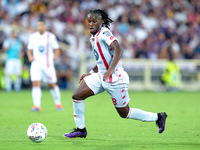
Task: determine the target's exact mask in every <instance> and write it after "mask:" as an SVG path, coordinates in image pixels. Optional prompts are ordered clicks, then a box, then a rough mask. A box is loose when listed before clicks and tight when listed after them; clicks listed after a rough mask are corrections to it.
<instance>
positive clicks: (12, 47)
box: [3, 31, 23, 92]
mask: <svg viewBox="0 0 200 150" xmlns="http://www.w3.org/2000/svg"><path fill="white" fill-rule="evenodd" d="M3 50H4V51H6V55H7V58H6V63H5V71H4V72H5V75H6V91H7V92H10V91H11V90H12V80H13V78H12V77H13V76H14V89H15V91H17V92H18V91H20V90H21V77H20V75H21V72H22V65H21V61H20V58H21V57H22V55H23V53H22V44H21V42H20V40H19V39H18V38H17V32H16V31H12V36H11V38H8V39H6V40H5V41H4V43H3Z"/></svg>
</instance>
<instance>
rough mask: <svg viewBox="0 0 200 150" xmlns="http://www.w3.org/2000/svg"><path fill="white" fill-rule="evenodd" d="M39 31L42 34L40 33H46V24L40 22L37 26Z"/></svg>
mask: <svg viewBox="0 0 200 150" xmlns="http://www.w3.org/2000/svg"><path fill="white" fill-rule="evenodd" d="M37 30H38V31H39V32H40V33H44V32H45V31H46V25H45V23H44V22H40V21H39V22H38V24H37Z"/></svg>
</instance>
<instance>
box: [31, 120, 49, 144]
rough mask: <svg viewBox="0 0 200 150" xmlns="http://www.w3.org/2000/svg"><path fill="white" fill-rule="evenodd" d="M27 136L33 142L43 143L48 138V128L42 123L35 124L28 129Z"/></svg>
mask: <svg viewBox="0 0 200 150" xmlns="http://www.w3.org/2000/svg"><path fill="white" fill-rule="evenodd" d="M27 135H28V137H29V139H30V140H31V141H33V142H37V143H38V142H42V141H44V140H45V139H46V137H47V128H46V127H45V126H44V125H43V124H41V123H38V122H37V123H33V124H31V125H30V126H29V127H28V130H27Z"/></svg>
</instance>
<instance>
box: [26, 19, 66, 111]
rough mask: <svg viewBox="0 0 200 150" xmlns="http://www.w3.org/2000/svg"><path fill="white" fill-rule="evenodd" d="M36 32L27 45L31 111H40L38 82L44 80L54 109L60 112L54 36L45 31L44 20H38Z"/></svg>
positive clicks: (57, 54)
mask: <svg viewBox="0 0 200 150" xmlns="http://www.w3.org/2000/svg"><path fill="white" fill-rule="evenodd" d="M37 30H38V32H35V33H33V34H32V35H31V36H30V39H29V44H28V52H27V54H28V59H29V61H30V62H31V69H30V74H31V81H32V86H33V87H32V98H33V104H34V106H33V108H32V109H31V111H40V110H41V96H42V93H41V87H40V81H41V80H42V79H44V80H46V81H47V82H48V84H49V87H50V92H51V94H52V96H53V98H54V102H55V105H56V109H57V110H58V111H62V109H63V108H62V105H61V95H60V89H59V87H58V86H57V84H56V82H57V78H56V71H55V68H54V61H55V60H56V59H57V58H58V56H59V53H60V51H59V45H58V42H57V40H56V37H55V35H54V34H52V33H50V32H48V31H46V24H45V21H44V19H40V20H39V21H38V24H37Z"/></svg>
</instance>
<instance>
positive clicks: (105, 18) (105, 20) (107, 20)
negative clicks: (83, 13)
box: [88, 9, 113, 29]
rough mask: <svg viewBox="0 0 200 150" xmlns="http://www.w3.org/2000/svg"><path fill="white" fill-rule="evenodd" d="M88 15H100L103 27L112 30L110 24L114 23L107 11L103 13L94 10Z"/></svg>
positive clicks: (99, 10)
mask: <svg viewBox="0 0 200 150" xmlns="http://www.w3.org/2000/svg"><path fill="white" fill-rule="evenodd" d="M88 14H97V15H99V17H101V18H102V19H103V25H104V26H105V27H106V28H108V29H110V28H109V26H110V23H112V22H113V20H112V19H110V18H109V17H108V14H107V12H105V11H103V10H101V9H94V10H90V11H89V12H88Z"/></svg>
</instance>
